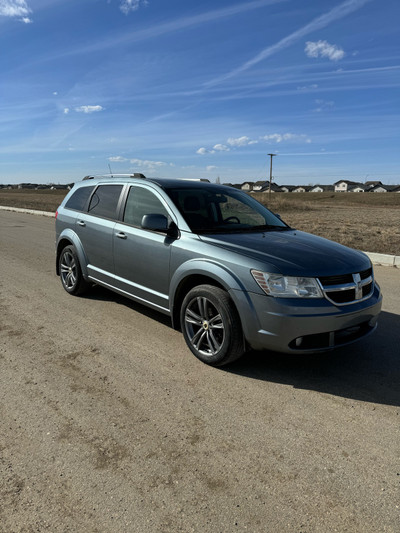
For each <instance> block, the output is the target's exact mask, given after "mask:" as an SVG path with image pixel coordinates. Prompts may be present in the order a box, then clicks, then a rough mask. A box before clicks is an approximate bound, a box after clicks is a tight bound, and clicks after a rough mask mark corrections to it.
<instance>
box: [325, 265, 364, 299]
mask: <svg viewBox="0 0 400 533" xmlns="http://www.w3.org/2000/svg"><path fill="white" fill-rule="evenodd" d="M366 273H367V271H363V272H356V273H353V274H349V275H346V276H343V278H342V279H346V280H347V279H349V278H350V277H352V278H353V282H352V283H342V284H335V285H330V284H329V277H324V278H321V279H319V278H317V282H318V284H319V286H320V288H321V290H322V293H323V295H324V296H325V298H326V299H327V300H328V301H329V302H331V303H332V304H334V305H338V306H342V305H351V304H354V303H358V302H363V301H364V300H368V298H370V297H371V296H372V293H373V291H374V277H373V272H372V269H371V272H368V274H370V275H368V277H365V275H366ZM332 278H333V279H335V280H336V279H337V276H332ZM369 285H370V286H371V288H370V290H369V291H368V293H367V294H365V295H364V293H365V290H366V288H367V287H368V286H369ZM346 291H347V293H348V294H347V296H348V298H349V300H348V301H341V300H342V299H343V297H344V298H346ZM335 294H337V296H338V298H337V299H335Z"/></svg>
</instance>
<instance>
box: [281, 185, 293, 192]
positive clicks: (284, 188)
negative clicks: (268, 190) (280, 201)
mask: <svg viewBox="0 0 400 533" xmlns="http://www.w3.org/2000/svg"><path fill="white" fill-rule="evenodd" d="M295 188H296V185H282V186H281V191H282V192H292V191H293V189H295Z"/></svg>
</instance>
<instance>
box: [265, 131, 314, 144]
mask: <svg viewBox="0 0 400 533" xmlns="http://www.w3.org/2000/svg"><path fill="white" fill-rule="evenodd" d="M260 138H261V139H262V140H263V141H266V142H268V143H269V142H275V143H281V142H284V141H297V142H306V143H311V139H310V138H309V137H308V136H307V135H304V133H303V134H300V135H299V134H297V133H271V134H269V135H264V136H263V137H260Z"/></svg>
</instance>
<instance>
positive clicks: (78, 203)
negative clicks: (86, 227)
mask: <svg viewBox="0 0 400 533" xmlns="http://www.w3.org/2000/svg"><path fill="white" fill-rule="evenodd" d="M93 189H94V187H93V186H92V187H79V189H76V191H75V192H74V193H73V194H72V196H71V198H70V199H69V200H68V201H67V203H66V204H65V207H67V208H68V209H75V210H76V211H83V210H84V209H85V206H86V202H87V201H88V200H89V196H90V195H91V194H92V191H93Z"/></svg>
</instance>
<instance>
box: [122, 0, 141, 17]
mask: <svg viewBox="0 0 400 533" xmlns="http://www.w3.org/2000/svg"><path fill="white" fill-rule="evenodd" d="M147 5H148V1H147V0H123V1H122V2H121V4H120V6H119V8H120V10H121V11H122V13H124V14H125V15H128V14H129V13H130V12H131V11H136V10H137V9H139V7H142V6H147Z"/></svg>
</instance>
